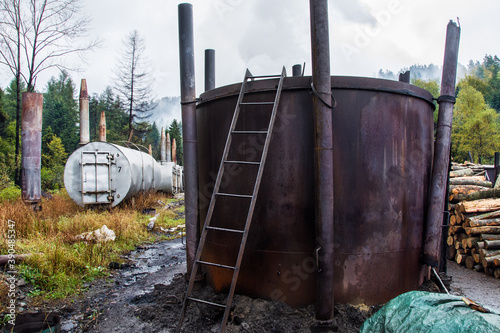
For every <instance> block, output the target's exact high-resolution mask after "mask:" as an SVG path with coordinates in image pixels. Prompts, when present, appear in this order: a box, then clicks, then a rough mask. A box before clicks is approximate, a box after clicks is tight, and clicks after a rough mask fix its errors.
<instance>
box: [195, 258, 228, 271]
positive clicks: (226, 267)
mask: <svg viewBox="0 0 500 333" xmlns="http://www.w3.org/2000/svg"><path fill="white" fill-rule="evenodd" d="M198 263H200V264H203V265H209V266H215V267H220V268H225V269H232V270H235V269H236V267H233V266H227V265H221V264H216V263H215V262H208V261H202V260H198Z"/></svg>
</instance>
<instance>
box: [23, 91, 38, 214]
mask: <svg viewBox="0 0 500 333" xmlns="http://www.w3.org/2000/svg"><path fill="white" fill-rule="evenodd" d="M42 109H43V95H42V94H38V93H34V92H24V93H23V95H22V111H21V112H22V116H21V119H22V120H21V143H22V149H21V190H22V197H23V200H24V201H26V202H29V203H32V204H36V203H38V202H40V201H41V199H42V183H41V178H40V177H41V174H40V170H41V163H42Z"/></svg>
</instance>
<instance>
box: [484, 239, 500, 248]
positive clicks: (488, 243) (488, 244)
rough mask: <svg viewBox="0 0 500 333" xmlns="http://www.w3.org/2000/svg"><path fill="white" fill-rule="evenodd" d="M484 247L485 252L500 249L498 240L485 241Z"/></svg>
mask: <svg viewBox="0 0 500 333" xmlns="http://www.w3.org/2000/svg"><path fill="white" fill-rule="evenodd" d="M484 245H485V246H484V247H485V248H486V249H487V250H494V249H500V240H485V241H484Z"/></svg>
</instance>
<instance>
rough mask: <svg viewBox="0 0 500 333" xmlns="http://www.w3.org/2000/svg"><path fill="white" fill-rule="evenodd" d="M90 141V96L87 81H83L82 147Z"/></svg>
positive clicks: (81, 100) (81, 85) (81, 93)
mask: <svg viewBox="0 0 500 333" xmlns="http://www.w3.org/2000/svg"><path fill="white" fill-rule="evenodd" d="M89 141H90V129H89V94H88V91H87V80H85V79H82V81H81V83H80V145H85V144H87V143H89Z"/></svg>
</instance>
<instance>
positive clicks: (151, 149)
mask: <svg viewBox="0 0 500 333" xmlns="http://www.w3.org/2000/svg"><path fill="white" fill-rule="evenodd" d="M148 154H149V156H153V147H151V144H149V146H148Z"/></svg>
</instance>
